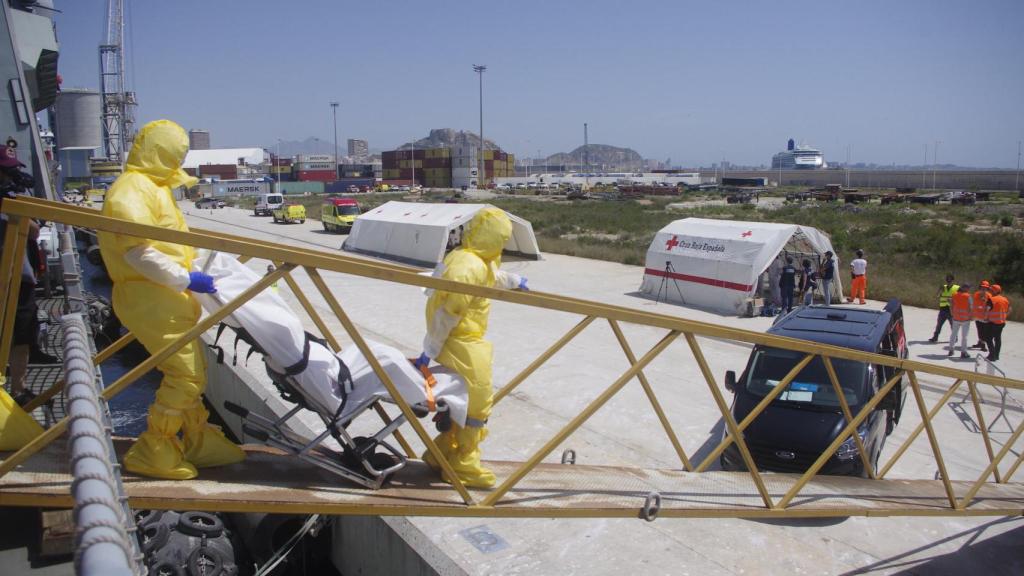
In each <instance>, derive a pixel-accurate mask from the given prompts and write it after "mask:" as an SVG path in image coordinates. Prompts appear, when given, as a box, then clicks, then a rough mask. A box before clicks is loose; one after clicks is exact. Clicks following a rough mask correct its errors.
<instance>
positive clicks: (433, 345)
mask: <svg viewBox="0 0 1024 576" xmlns="http://www.w3.org/2000/svg"><path fill="white" fill-rule="evenodd" d="M511 235H512V222H511V221H509V218H508V216H507V215H506V214H505V212H503V211H502V210H499V209H497V208H485V209H483V210H481V211H480V212H478V213H477V214H476V216H475V217H474V218H473V220H471V221H470V223H469V226H467V229H466V231H465V233H464V236H463V238H462V247H461V248H459V249H457V250H454V251H452V252H450V253H449V254H448V256H446V257H445V259H444V262H443V263H442V264H441V265H439V266H438V267H437V269H435V270H434V275H435V276H438V277H440V278H444V279H445V280H454V281H456V282H465V283H467V284H475V285H477V286H486V287H488V288H492V287H498V288H508V289H516V288H518V289H520V290H528V288H527V285H526V278H524V277H521V276H519V275H518V274H512V273H509V272H504V271H502V270H500V269H499V267H500V266H501V250H502V248H503V247H504V246H505V242H506V241H508V239H509V237H510V236H511ZM490 310H491V301H490V300H489V299H487V298H481V297H478V296H470V295H468V294H459V293H456V292H444V291H440V290H435V291H432V292H430V297H429V299H428V300H427V309H426V320H427V335H426V337H425V338H424V339H423V353H422V354H420V357H419V358H418V359H417V360H416V361H415V364H416V366H417V367H420V366H424V365H428V364H429V363H430V359H431V358H433V359H436V360H437V362H438V363H440V364H442V365H444V366H446V367H448V368H450V369H452V370H455V371H456V372H458V373H459V374H460V375H461V376H462V377H463V378H464V379H465V381H466V388H467V391H468V393H469V406H468V411H467V413H468V417H467V419H466V427H465V428H461V427H459V426H458V425H454V424H453V425H452V428H451V429H450V430H448V431H447V432H443V433H441V434H440V435H439V436H437V438H435V441H436V442H437V444H438V447H439V448H440V449H441V453H442V454H444V457H445V459H446V460H447V461H448V463H449V464H451V466H452V468H453V469H454V471H455V473H456V474H457V475H458V477H459V479H460V480H461V481H462V482H463V483H465V484H466V485H467V486H471V487H474V488H490V487H491V486H494V480H495V479H494V473H492V472H491V471H490V470H488V469H486V468H484V467H483V466H481V464H480V443H481V442H483V440H484V438H485V437H486V436H487V428H486V425H487V418H488V416H490V413H491V405H492V404H493V400H494V390H493V388H492V387H491V360H492V349H491V343H490V342H488V341H487V340H484V334H485V333H486V332H487V317H488V316H489V314H490ZM423 460H424V461H426V462H427V464H429V465H430V466H431V467H432V468H434V469H435V470H439V469H440V466H439V465H438V463H437V461H436V460H434V459H433V457H432V456H431V455H430V454H429V453H424V454H423Z"/></svg>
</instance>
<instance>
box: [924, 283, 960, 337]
mask: <svg viewBox="0 0 1024 576" xmlns="http://www.w3.org/2000/svg"><path fill="white" fill-rule="evenodd" d="M959 288H960V287H959V286H957V285H956V284H954V283H953V275H952V274H946V283H945V284H943V285H942V286H941V287H939V292H938V296H939V318H938V320H937V321H936V322H935V333H934V334H932V337H931V338H929V339H928V341H929V342H932V343H935V342H938V341H939V332H942V325H943V324H945V323H946V322H947V321H949V320H950V313H949V300H950V298H952V297H953V294H956V291H957V289H959ZM951 324H952V323H951Z"/></svg>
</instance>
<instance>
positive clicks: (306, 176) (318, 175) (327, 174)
mask: <svg viewBox="0 0 1024 576" xmlns="http://www.w3.org/2000/svg"><path fill="white" fill-rule="evenodd" d="M295 179H296V180H297V181H299V182H333V181H335V180H337V174H335V172H334V170H299V171H297V172H296V173H295Z"/></svg>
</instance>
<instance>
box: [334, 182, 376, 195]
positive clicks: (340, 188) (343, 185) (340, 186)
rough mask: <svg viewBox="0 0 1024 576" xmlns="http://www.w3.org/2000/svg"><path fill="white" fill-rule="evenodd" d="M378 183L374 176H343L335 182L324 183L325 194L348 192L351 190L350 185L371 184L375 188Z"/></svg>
mask: <svg viewBox="0 0 1024 576" xmlns="http://www.w3.org/2000/svg"><path fill="white" fill-rule="evenodd" d="M376 184H377V181H376V180H374V179H373V178H342V179H341V180H336V181H334V182H327V183H325V184H324V193H325V194H346V193H348V192H349V189H348V188H349V186H356V187H361V186H369V187H370V188H373V187H374V186H375V185H376Z"/></svg>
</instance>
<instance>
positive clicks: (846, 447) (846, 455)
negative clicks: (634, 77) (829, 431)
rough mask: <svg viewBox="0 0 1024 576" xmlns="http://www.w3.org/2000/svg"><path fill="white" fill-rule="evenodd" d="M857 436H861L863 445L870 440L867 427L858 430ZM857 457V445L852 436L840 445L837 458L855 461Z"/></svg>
mask: <svg viewBox="0 0 1024 576" xmlns="http://www.w3.org/2000/svg"><path fill="white" fill-rule="evenodd" d="M857 436H860V441H861V443H862V444H863V443H864V442H866V441H867V438H868V429H867V427H863V428H858V429H857ZM856 457H857V443H856V442H855V441H854V439H853V436H850V437H849V438H847V439H846V440H844V441H843V443H842V444H840V445H839V449H838V450H836V458H839V459H840V460H853V459H854V458H856Z"/></svg>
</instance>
